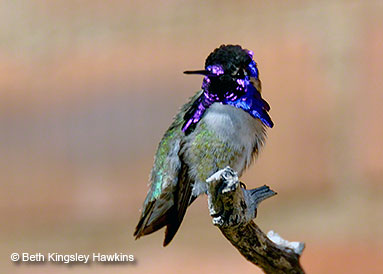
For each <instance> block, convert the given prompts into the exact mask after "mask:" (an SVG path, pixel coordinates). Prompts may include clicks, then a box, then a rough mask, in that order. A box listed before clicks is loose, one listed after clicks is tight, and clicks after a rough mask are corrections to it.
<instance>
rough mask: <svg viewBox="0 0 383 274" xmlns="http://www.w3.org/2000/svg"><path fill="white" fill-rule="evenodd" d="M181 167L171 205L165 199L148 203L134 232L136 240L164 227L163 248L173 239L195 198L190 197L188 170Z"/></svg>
mask: <svg viewBox="0 0 383 274" xmlns="http://www.w3.org/2000/svg"><path fill="white" fill-rule="evenodd" d="M182 167H183V168H181V172H180V174H179V177H178V179H179V180H178V184H177V190H176V192H175V193H174V201H173V203H171V202H170V201H169V200H165V199H156V200H153V201H150V202H149V203H148V204H147V205H146V206H145V209H144V212H143V214H142V215H141V219H140V221H139V222H138V225H137V227H136V230H135V232H134V236H135V237H136V239H138V238H140V237H141V236H144V235H148V234H151V233H153V232H155V231H157V230H159V229H161V228H162V227H164V226H166V231H165V239H164V243H163V246H167V245H168V244H169V243H170V242H171V240H172V239H173V238H174V236H175V234H176V233H177V231H178V229H179V227H180V225H181V223H182V220H183V218H184V216H185V213H186V209H187V207H188V206H189V205H190V204H191V202H192V201H194V200H195V198H196V197H192V182H191V180H190V179H189V177H188V176H187V171H188V168H187V167H186V165H185V164H184V163H182ZM160 197H161V196H160ZM165 197H166V195H165ZM169 205H171V206H169Z"/></svg>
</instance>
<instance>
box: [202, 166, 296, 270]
mask: <svg viewBox="0 0 383 274" xmlns="http://www.w3.org/2000/svg"><path fill="white" fill-rule="evenodd" d="M207 183H208V184H209V189H208V204H209V211H210V215H211V216H212V217H213V224H214V225H216V226H218V227H219V229H220V230H221V232H222V233H223V235H224V236H225V237H226V239H228V240H229V241H230V242H231V244H232V245H234V246H235V248H237V249H238V251H239V252H240V253H241V254H242V255H243V256H244V257H245V258H246V259H247V260H248V261H250V262H252V263H254V264H256V265H258V266H259V267H261V268H262V269H263V271H264V272H265V273H304V271H303V269H302V267H301V266H300V264H299V257H300V255H301V253H302V251H303V249H304V243H299V242H288V241H286V240H284V239H282V238H281V237H280V236H279V235H278V234H276V233H274V232H273V231H270V232H269V234H268V235H269V236H266V234H265V233H263V232H262V231H261V229H260V228H259V227H258V226H257V225H256V224H255V223H254V222H253V221H252V220H253V219H254V218H255V217H256V215H257V207H258V205H259V203H260V202H262V201H263V200H265V199H267V198H269V197H272V196H274V195H276V193H275V192H274V191H273V190H271V189H270V188H269V187H268V186H262V187H258V188H256V189H251V190H246V189H243V188H241V187H240V184H241V183H240V182H239V180H238V176H237V173H236V172H235V171H234V170H232V169H231V168H230V167H226V168H224V169H222V170H219V171H218V172H216V173H215V174H213V175H212V176H211V177H210V178H209V179H207Z"/></svg>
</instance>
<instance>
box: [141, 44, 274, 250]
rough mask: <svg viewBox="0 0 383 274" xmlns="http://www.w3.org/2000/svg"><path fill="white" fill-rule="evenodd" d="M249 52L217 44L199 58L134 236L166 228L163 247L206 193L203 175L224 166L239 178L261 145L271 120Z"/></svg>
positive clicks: (160, 155)
mask: <svg viewBox="0 0 383 274" xmlns="http://www.w3.org/2000/svg"><path fill="white" fill-rule="evenodd" d="M253 55H254V53H253V52H252V51H251V50H247V49H243V48H242V47H241V46H239V45H221V46H220V47H219V48H216V49H215V50H214V51H213V52H212V53H210V55H209V56H208V57H207V59H206V61H205V69H203V70H195V71H185V72H184V73H185V74H199V75H203V76H204V78H203V81H202V88H201V90H200V91H198V92H197V93H196V94H195V95H194V96H192V97H191V98H190V99H189V102H187V103H186V104H185V105H183V106H182V107H181V108H180V111H179V113H178V114H177V115H176V116H175V117H174V118H173V122H172V124H171V125H170V127H169V129H168V130H167V131H166V132H165V134H164V136H163V138H162V139H161V141H160V143H159V145H158V149H157V152H156V154H155V157H154V164H153V168H152V170H151V174H150V188H149V191H148V194H147V196H146V199H145V201H144V204H143V209H142V212H141V217H140V220H139V222H138V225H137V227H136V230H135V232H134V236H135V237H136V239H138V238H140V237H141V236H143V235H147V234H150V233H153V232H155V231H157V230H159V229H161V228H162V227H164V226H166V231H165V239H164V242H163V246H166V245H168V244H169V243H170V241H171V240H172V239H173V237H174V235H175V234H176V232H177V231H178V228H179V227H180V225H181V222H182V220H183V218H184V215H185V213H186V209H187V208H188V206H189V205H190V204H191V203H192V202H193V201H194V200H195V199H196V198H197V197H198V196H199V195H201V194H203V193H206V192H207V188H208V186H207V183H206V179H207V178H208V177H210V176H211V175H212V174H214V173H215V172H217V171H218V170H220V169H222V168H225V167H226V166H230V167H231V168H233V169H234V170H235V171H236V172H237V173H238V176H241V175H242V173H243V171H244V170H245V169H246V168H248V167H249V166H250V165H251V163H252V162H253V161H254V159H255V158H256V157H257V156H258V153H259V151H260V149H261V148H262V146H263V145H264V143H265V139H266V127H269V128H272V127H273V122H272V120H271V118H270V116H269V114H268V111H269V110H270V106H269V104H268V103H267V102H266V101H265V100H264V99H263V98H262V97H261V81H260V80H259V71H258V68H257V64H256V62H255V61H254V60H253Z"/></svg>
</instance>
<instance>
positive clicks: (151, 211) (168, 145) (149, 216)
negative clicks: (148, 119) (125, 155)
mask: <svg viewBox="0 0 383 274" xmlns="http://www.w3.org/2000/svg"><path fill="white" fill-rule="evenodd" d="M201 94H202V91H200V92H197V93H196V94H195V96H193V97H192V98H191V99H190V101H189V103H187V104H186V105H184V107H183V108H182V109H181V110H180V112H179V113H178V115H177V116H176V117H175V118H174V121H173V123H172V124H171V126H170V127H169V129H168V130H167V131H166V133H165V135H164V137H163V138H162V140H161V142H160V144H159V145H158V149H157V152H156V156H155V160H154V165H153V168H152V171H151V176H150V183H151V186H150V189H149V192H148V194H147V196H146V199H145V201H144V205H143V211H142V214H141V218H140V221H139V222H138V225H137V227H136V230H135V232H134V236H135V237H136V239H138V238H139V237H141V236H143V235H147V234H150V233H153V232H155V231H157V230H159V229H161V228H162V227H164V226H167V228H166V231H165V240H164V246H166V245H167V244H169V242H170V241H171V240H172V239H173V237H174V235H175V234H176V232H177V230H178V228H179V227H180V225H181V222H182V220H183V217H184V215H185V213H186V209H187V207H188V205H189V204H190V202H191V193H192V184H193V182H192V181H191V180H190V179H189V176H188V166H187V165H186V164H185V163H184V161H183V159H182V154H181V153H180V151H181V148H182V146H183V142H182V141H183V138H184V137H185V134H184V132H183V131H182V125H183V123H184V117H183V116H184V113H185V112H187V111H188V109H189V108H190V107H191V106H192V102H193V101H195V100H196V99H197V98H198V97H199V96H200V95H201Z"/></svg>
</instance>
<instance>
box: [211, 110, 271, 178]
mask: <svg viewBox="0 0 383 274" xmlns="http://www.w3.org/2000/svg"><path fill="white" fill-rule="evenodd" d="M204 122H205V123H206V125H207V126H208V128H209V129H211V130H214V131H215V133H216V134H217V135H218V136H219V137H220V138H221V139H222V140H223V141H225V142H228V143H229V144H230V145H231V146H233V147H235V148H236V149H239V150H243V152H244V153H243V154H244V155H243V158H242V159H239V162H238V164H237V166H236V167H232V168H234V169H235V170H237V172H239V173H242V171H243V169H244V168H246V167H247V165H249V164H250V163H251V162H252V153H253V151H254V148H255V146H257V148H258V149H260V148H261V147H262V145H263V143H264V141H265V138H266V131H265V127H264V125H263V124H262V122H261V121H260V120H259V119H255V118H253V117H252V116H251V115H250V114H249V113H247V112H245V111H244V110H242V109H238V108H236V107H233V106H229V105H223V104H220V103H214V104H213V105H211V106H210V107H209V108H208V110H207V111H206V113H205V116H204ZM239 175H241V174H239Z"/></svg>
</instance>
